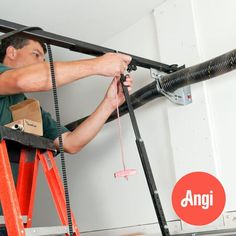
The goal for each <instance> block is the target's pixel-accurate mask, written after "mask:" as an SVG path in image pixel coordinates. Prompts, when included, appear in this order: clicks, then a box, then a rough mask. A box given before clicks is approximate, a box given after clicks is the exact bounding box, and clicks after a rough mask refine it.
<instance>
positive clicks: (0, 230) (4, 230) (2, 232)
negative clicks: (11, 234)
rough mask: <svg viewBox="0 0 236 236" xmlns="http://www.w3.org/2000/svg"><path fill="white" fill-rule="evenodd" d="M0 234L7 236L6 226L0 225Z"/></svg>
mask: <svg viewBox="0 0 236 236" xmlns="http://www.w3.org/2000/svg"><path fill="white" fill-rule="evenodd" d="M0 236H7V229H6V228H5V227H0Z"/></svg>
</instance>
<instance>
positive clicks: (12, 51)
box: [6, 46, 17, 60]
mask: <svg viewBox="0 0 236 236" xmlns="http://www.w3.org/2000/svg"><path fill="white" fill-rule="evenodd" d="M16 54H17V51H16V49H15V48H14V47H12V46H9V47H8V48H7V50H6V57H8V58H9V59H10V60H14V59H15V58H16Z"/></svg>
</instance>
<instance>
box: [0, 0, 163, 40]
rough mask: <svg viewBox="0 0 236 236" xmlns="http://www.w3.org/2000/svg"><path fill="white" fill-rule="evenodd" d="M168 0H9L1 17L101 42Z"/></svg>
mask: <svg viewBox="0 0 236 236" xmlns="http://www.w3.org/2000/svg"><path fill="white" fill-rule="evenodd" d="M164 1H165V0H68V1H64V0H61V1H58V0H40V1H32V0H21V1H19V0H8V1H2V3H1V8H0V17H1V18H2V19H4V20H9V21H13V22H17V23H21V24H25V25H29V26H40V27H42V28H44V29H45V30H46V31H51V32H54V33H58V34H62V35H66V36H69V37H75V38H77V39H80V40H83V41H87V42H91V43H101V42H103V41H105V40H107V39H109V38H110V37H112V36H113V35H115V34H117V33H119V32H121V31H122V30H125V29H126V28H128V27H129V26H130V25H132V24H134V23H135V22H137V21H138V20H139V19H141V18H142V17H144V16H145V15H147V14H148V13H149V12H151V11H152V9H153V8H155V7H156V6H158V5H160V4H161V3H163V2H164Z"/></svg>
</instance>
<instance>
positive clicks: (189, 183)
mask: <svg viewBox="0 0 236 236" xmlns="http://www.w3.org/2000/svg"><path fill="white" fill-rule="evenodd" d="M172 205H173V208H174V210H175V212H176V214H177V215H178V216H179V218H180V219H182V220H183V221H185V222H186V223H188V224H192V225H206V224H209V223H211V222H213V221H214V220H215V219H217V218H218V217H219V216H220V214H221V213H222V211H223V209H224V206H225V191H224V188H223V186H222V184H221V183H220V181H219V180H218V179H217V178H216V177H214V176H213V175H210V174H208V173H205V172H192V173H190V174H187V175H185V176H183V177H182V178H181V179H180V180H179V181H178V182H177V183H176V185H175V187H174V189H173V192H172Z"/></svg>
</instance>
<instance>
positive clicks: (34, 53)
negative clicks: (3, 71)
mask: <svg viewBox="0 0 236 236" xmlns="http://www.w3.org/2000/svg"><path fill="white" fill-rule="evenodd" d="M15 50H16V51H15V57H14V67H15V68H18V67H22V66H28V65H32V64H35V63H39V62H43V61H44V60H45V59H44V51H43V48H42V46H41V45H40V43H38V42H36V41H33V40H29V41H28V43H27V45H26V46H24V47H23V48H21V49H15Z"/></svg>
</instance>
